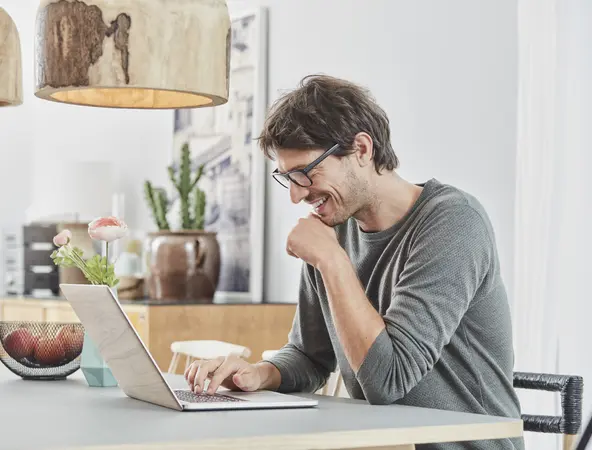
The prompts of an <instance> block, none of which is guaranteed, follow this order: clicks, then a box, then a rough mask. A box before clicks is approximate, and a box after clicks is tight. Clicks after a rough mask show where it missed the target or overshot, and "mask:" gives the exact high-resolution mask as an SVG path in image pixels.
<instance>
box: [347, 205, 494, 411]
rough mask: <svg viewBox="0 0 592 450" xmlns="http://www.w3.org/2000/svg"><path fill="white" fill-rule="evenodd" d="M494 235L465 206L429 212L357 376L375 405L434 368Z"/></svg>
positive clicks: (484, 266) (488, 257)
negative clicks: (381, 325)
mask: <svg viewBox="0 0 592 450" xmlns="http://www.w3.org/2000/svg"><path fill="white" fill-rule="evenodd" d="M492 258H493V248H492V237H491V236H490V233H489V229H488V227H487V225H486V222H485V220H484V219H483V217H482V216H481V215H480V214H479V212H477V211H476V210H474V209H473V208H471V207H470V206H465V205H458V206H454V207H449V208H446V209H444V208H442V209H441V210H439V211H438V210H436V211H434V213H433V214H431V217H429V218H428V219H427V220H426V221H425V222H424V223H423V224H421V225H420V226H419V227H418V229H417V236H416V238H415V240H414V242H413V244H412V245H411V248H410V250H409V253H408V259H407V261H406V262H405V265H404V268H403V270H402V272H401V274H400V276H399V279H398V281H396V285H395V286H394V288H393V291H392V298H391V303H390V306H389V308H388V309H387V311H386V313H385V315H384V317H383V320H384V322H385V325H386V328H385V329H384V330H383V331H382V332H381V333H380V334H379V335H378V337H377V338H376V340H375V341H374V343H373V344H372V346H371V347H370V349H369V351H368V353H367V355H366V358H365V359H364V361H363V362H362V365H361V366H360V368H359V370H358V372H357V374H356V378H357V380H358V382H359V383H360V386H361V388H362V391H363V392H364V395H365V397H366V399H367V400H368V401H369V402H370V403H372V404H389V403H393V402H395V401H396V400H398V399H400V398H402V397H404V396H405V395H406V394H407V393H408V392H409V391H410V390H411V389H412V388H413V387H414V386H415V385H417V383H419V381H420V380H421V379H422V378H423V377H424V376H425V375H426V374H427V373H428V372H429V371H430V370H431V369H432V367H433V366H434V365H435V364H436V363H437V361H438V359H439V358H440V355H441V352H442V349H443V348H444V346H446V345H447V344H448V343H449V342H450V339H451V338H452V335H453V334H454V333H455V331H456V329H457V327H458V326H459V323H460V321H461V319H462V317H463V316H464V314H465V312H466V311H467V309H468V308H469V306H470V303H471V300H472V299H473V297H474V296H475V293H476V292H477V290H478V289H479V288H480V286H481V284H482V282H483V280H484V278H485V276H486V274H487V273H488V270H489V267H490V263H491V261H492Z"/></svg>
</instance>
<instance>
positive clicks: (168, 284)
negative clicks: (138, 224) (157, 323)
mask: <svg viewBox="0 0 592 450" xmlns="http://www.w3.org/2000/svg"><path fill="white" fill-rule="evenodd" d="M147 244H148V245H147V251H146V258H147V264H148V273H149V274H148V278H147V280H146V281H147V286H148V295H149V297H150V298H151V299H153V300H163V301H166V300H169V301H170V300H174V301H186V302H188V303H189V302H191V303H212V302H213V300H214V294H215V292H216V288H217V286H218V279H219V277H220V246H219V244H218V240H217V238H216V233H213V232H208V231H201V230H181V231H158V232H154V233H150V234H149V235H148V243H147Z"/></svg>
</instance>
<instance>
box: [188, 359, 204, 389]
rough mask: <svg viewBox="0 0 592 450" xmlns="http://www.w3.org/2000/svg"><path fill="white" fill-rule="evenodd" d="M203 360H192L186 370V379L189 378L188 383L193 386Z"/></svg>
mask: <svg viewBox="0 0 592 450" xmlns="http://www.w3.org/2000/svg"><path fill="white" fill-rule="evenodd" d="M200 362H201V361H194V362H192V363H191V364H190V365H189V367H188V368H187V369H186V370H185V380H187V384H189V386H191V387H193V380H194V379H195V374H196V372H197V368H198V367H199V364H200Z"/></svg>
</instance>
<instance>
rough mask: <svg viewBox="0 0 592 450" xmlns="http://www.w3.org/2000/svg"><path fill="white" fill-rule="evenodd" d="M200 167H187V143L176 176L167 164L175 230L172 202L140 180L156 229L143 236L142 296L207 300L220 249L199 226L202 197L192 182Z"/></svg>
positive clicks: (217, 270)
mask: <svg viewBox="0 0 592 450" xmlns="http://www.w3.org/2000/svg"><path fill="white" fill-rule="evenodd" d="M203 171H204V166H203V165H201V166H200V167H198V168H197V169H195V170H192V167H191V153H190V150H189V145H188V144H184V145H183V148H182V150H181V163H180V166H179V170H178V175H177V174H176V173H175V170H174V168H173V167H172V166H169V167H168V174H169V179H170V181H171V183H172V185H173V187H174V189H175V190H176V191H177V193H178V201H179V202H180V211H179V213H180V229H178V230H171V227H170V225H169V220H168V218H167V215H168V213H169V211H170V207H171V206H172V203H173V202H172V201H171V200H169V198H168V196H167V193H166V191H165V189H163V188H156V187H153V186H152V183H151V182H150V181H148V180H146V181H145V182H144V195H145V198H146V201H147V202H148V206H149V207H150V210H151V212H152V217H153V219H154V221H155V224H156V226H157V228H158V231H155V232H152V233H149V234H148V242H147V246H146V261H147V265H148V276H147V280H146V281H147V287H148V295H149V296H150V298H151V299H155V300H163V301H165V300H173V301H190V302H194V303H211V302H212V301H213V298H214V293H215V292H216V288H217V286H218V279H219V276H220V247H219V244H218V240H217V238H216V233H215V232H208V231H205V230H204V225H205V211H206V195H205V193H204V191H202V190H201V189H200V188H199V186H198V185H197V183H198V182H199V180H200V178H201V177H202V175H203Z"/></svg>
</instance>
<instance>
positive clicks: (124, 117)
mask: <svg viewBox="0 0 592 450" xmlns="http://www.w3.org/2000/svg"><path fill="white" fill-rule="evenodd" d="M38 3H39V2H38V1H36V0H28V1H25V0H4V1H3V3H2V6H3V7H4V8H5V9H6V10H7V11H8V13H9V14H11V16H12V17H13V19H14V20H15V23H16V25H17V27H18V29H19V32H20V39H21V46H22V49H23V78H24V80H23V84H24V88H25V101H24V104H23V105H22V106H19V107H17V108H4V109H2V108H0V171H1V172H0V173H1V176H0V189H1V191H0V192H1V193H2V201H1V202H0V227H1V226H3V225H6V224H17V225H19V224H22V223H23V221H25V219H26V215H25V211H26V209H27V208H28V207H29V206H30V205H31V204H32V203H34V202H35V200H39V198H40V197H42V196H41V194H42V192H41V190H42V189H43V188H45V189H50V188H51V186H37V185H38V184H39V183H35V180H39V179H40V177H41V174H43V173H45V174H46V173H47V171H48V170H52V168H53V167H54V166H55V164H59V163H60V162H61V161H110V162H112V163H113V169H114V171H115V183H114V186H105V187H102V186H98V187H97V189H99V190H100V189H109V190H118V191H121V192H123V193H124V194H125V219H126V221H127V222H128V225H129V226H130V227H131V228H133V229H140V230H152V229H154V225H153V223H152V219H151V217H150V213H149V210H148V209H147V207H146V203H145V201H144V198H143V182H144V180H145V179H150V180H153V181H155V182H157V183H166V182H168V181H167V173H166V165H167V164H168V163H169V157H170V155H171V148H172V133H173V113H172V112H170V111H132V110H116V109H102V108H87V107H79V106H72V105H64V104H57V103H51V102H46V101H43V100H40V99H38V98H36V97H35V96H34V95H33V88H34V71H33V64H34V53H33V45H34V40H33V38H34V29H35V14H36V10H37V5H38ZM44 178H46V177H44Z"/></svg>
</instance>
